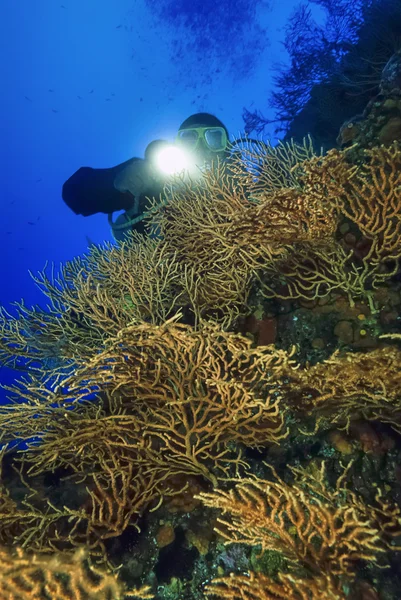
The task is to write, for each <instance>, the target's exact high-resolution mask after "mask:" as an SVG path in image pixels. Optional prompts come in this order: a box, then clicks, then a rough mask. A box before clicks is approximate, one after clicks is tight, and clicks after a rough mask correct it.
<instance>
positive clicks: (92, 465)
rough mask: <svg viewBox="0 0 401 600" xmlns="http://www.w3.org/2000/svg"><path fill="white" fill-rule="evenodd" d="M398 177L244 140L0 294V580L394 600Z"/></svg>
mask: <svg viewBox="0 0 401 600" xmlns="http://www.w3.org/2000/svg"><path fill="white" fill-rule="evenodd" d="M400 190H401V149H400V148H399V145H398V143H397V142H393V143H391V144H389V145H387V146H380V145H377V146H372V147H361V146H359V145H353V146H351V147H349V148H346V149H344V150H331V151H329V152H327V153H326V154H325V155H323V154H316V153H315V152H314V150H313V146H312V144H311V142H310V140H308V139H306V140H305V141H304V143H303V144H295V143H290V144H284V143H282V144H280V145H278V146H277V147H275V148H273V147H272V146H270V145H269V144H264V143H263V142H257V143H252V142H249V143H244V144H243V146H241V147H238V148H236V151H235V153H234V154H233V157H232V160H231V161H230V162H229V163H224V164H217V165H215V166H214V168H212V169H211V170H209V171H207V172H206V173H205V174H204V176H203V178H202V179H201V180H199V181H198V182H192V183H191V185H189V184H188V185H187V184H186V183H185V182H183V181H181V180H173V181H172V183H171V186H170V187H168V188H166V190H165V197H164V199H163V201H162V202H161V203H160V202H157V201H156V200H154V201H153V202H152V203H151V206H150V216H149V226H150V227H151V228H152V227H153V228H154V229H155V230H157V231H158V233H159V237H158V238H156V239H150V238H147V237H146V236H141V235H138V234H137V235H134V236H133V237H132V239H130V240H128V241H127V242H124V243H122V244H121V245H119V246H111V245H105V246H103V247H99V248H97V247H91V249H90V251H89V253H88V255H87V256H85V257H83V258H79V259H75V260H73V261H71V262H69V263H67V264H66V265H64V266H62V267H61V270H60V273H59V274H57V275H53V274H52V275H48V274H47V273H46V271H44V272H43V273H41V274H39V275H38V276H37V277H35V281H36V283H37V285H39V286H40V288H41V289H42V291H43V292H44V293H45V295H46V297H47V299H48V308H47V309H46V310H44V309H41V308H39V307H33V308H28V307H26V306H25V305H24V304H23V303H19V304H17V306H16V313H15V314H13V315H11V314H9V313H7V312H6V311H5V310H4V309H3V310H2V311H1V319H0V331H1V336H0V360H1V363H2V364H5V365H7V366H11V367H14V368H18V369H19V370H22V371H25V374H24V377H22V378H20V379H18V380H17V381H16V383H15V384H14V385H12V386H9V387H8V388H7V389H8V393H9V402H8V404H6V405H3V406H0V433H1V442H2V450H1V456H0V458H1V469H0V471H1V472H0V544H1V551H0V555H1V556H0V596H1V595H2V594H3V596H4V597H7V598H9V599H10V600H19V599H20V598H21V600H25V599H28V598H34V599H35V600H36V598H37V599H38V600H39V598H47V597H49V594H50V591H49V590H54V591H52V592H51V593H52V594H53V596H54V597H56V598H60V599H61V598H62V599H63V600H64V599H65V600H67V599H68V598H82V599H83V598H91V599H92V598H93V599H95V598H99V599H102V598H108V597H113V598H120V597H121V598H122V597H125V596H127V597H129V596H130V595H131V596H133V597H135V594H136V597H138V598H151V597H155V598H157V599H158V600H161V599H164V598H180V599H182V600H187V599H188V600H192V599H198V598H199V599H200V598H204V597H211V598H213V597H215V598H228V599H231V600H234V599H235V600H236V599H237V598H239V599H240V598H242V599H246V600H248V599H254V600H256V599H260V600H268V599H273V600H277V599H279V598H293V599H294V600H299V599H301V600H314V599H317V598H327V599H329V598H331V599H335V598H338V599H345V598H348V597H350V596H354V597H355V599H356V600H366V598H375V599H377V598H380V599H382V600H392V599H397V597H398V596H397V594H398V590H399V589H400V585H401V581H400V576H399V572H400V542H401V516H400V506H401V471H400V467H399V460H400V458H401V437H400V436H401V395H400V391H399V372H400V367H401V349H400V347H399V345H398V344H399V338H400V335H401V334H400V322H399V317H398V314H399V307H400V305H401V296H400V290H401V286H400V270H399V260H400V257H401V242H400V239H401V236H400V223H401V193H400ZM273 342H274V343H275V345H273V344H272V343H273ZM1 586H3V588H4V591H3V589H2V588H1ZM135 589H136V590H137V591H131V590H135ZM53 596H52V597H53Z"/></svg>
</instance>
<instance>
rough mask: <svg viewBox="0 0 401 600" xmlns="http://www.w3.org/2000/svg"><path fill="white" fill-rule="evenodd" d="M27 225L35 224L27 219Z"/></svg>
mask: <svg viewBox="0 0 401 600" xmlns="http://www.w3.org/2000/svg"><path fill="white" fill-rule="evenodd" d="M27 223H28V225H35V223H34V222H33V221H27Z"/></svg>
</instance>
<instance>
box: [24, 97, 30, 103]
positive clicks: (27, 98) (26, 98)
mask: <svg viewBox="0 0 401 600" xmlns="http://www.w3.org/2000/svg"><path fill="white" fill-rule="evenodd" d="M24 98H25V100H28V102H32V100H31V99H30V98H29V96H24Z"/></svg>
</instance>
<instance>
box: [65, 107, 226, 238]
mask: <svg viewBox="0 0 401 600" xmlns="http://www.w3.org/2000/svg"><path fill="white" fill-rule="evenodd" d="M228 146H229V135H228V131H227V128H226V127H225V125H224V124H223V123H222V122H221V121H220V119H218V118H217V117H215V116H214V115H212V114H209V113H196V114H194V115H191V116H190V117H188V118H187V119H186V120H185V121H184V122H183V123H182V124H181V125H180V127H179V129H178V133H177V136H176V139H175V144H174V145H171V144H169V143H168V142H167V141H165V140H155V141H153V142H151V143H150V144H149V145H148V146H147V148H146V150H145V157H144V158H143V159H141V158H131V159H130V160H127V161H126V162H124V163H121V164H120V165H117V166H115V167H112V168H109V169H92V168H91V167H81V168H80V169H78V171H76V172H75V173H74V174H73V175H72V176H71V177H70V178H69V179H68V180H67V181H66V182H65V183H64V185H63V189H62V197H63V200H64V202H65V203H66V204H67V206H68V207H69V208H71V210H73V211H74V212H75V214H77V215H83V216H84V217H88V216H90V215H94V214H97V213H105V214H107V215H108V220H109V224H110V226H111V229H112V233H113V236H114V238H115V239H116V240H117V241H122V240H123V239H124V237H125V234H126V232H127V231H130V230H136V231H138V232H139V233H144V231H145V226H144V218H145V216H146V208H147V204H148V198H158V197H159V196H160V195H161V194H162V192H163V189H164V186H165V184H166V183H167V182H168V180H169V178H170V177H171V176H172V175H174V174H179V173H182V172H184V173H186V174H188V175H189V176H190V177H191V178H194V179H196V177H198V176H199V174H200V173H201V172H202V171H203V170H204V169H205V168H208V167H210V165H211V164H212V162H213V161H215V160H217V159H219V160H225V158H226V157H227V155H228ZM121 210H123V211H124V212H123V213H122V214H120V215H119V216H118V218H117V219H116V221H113V213H114V212H117V211H121Z"/></svg>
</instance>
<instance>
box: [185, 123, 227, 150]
mask: <svg viewBox="0 0 401 600" xmlns="http://www.w3.org/2000/svg"><path fill="white" fill-rule="evenodd" d="M201 141H203V143H204V144H205V146H206V147H207V148H208V149H209V150H210V151H211V152H222V151H223V150H225V149H226V147H227V141H228V140H227V133H226V131H225V129H224V127H191V128H188V129H182V130H180V131H179V132H178V134H177V137H176V143H178V144H182V145H183V146H185V148H186V149H188V150H192V151H193V150H196V149H197V148H198V146H199V144H200V142H201Z"/></svg>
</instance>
